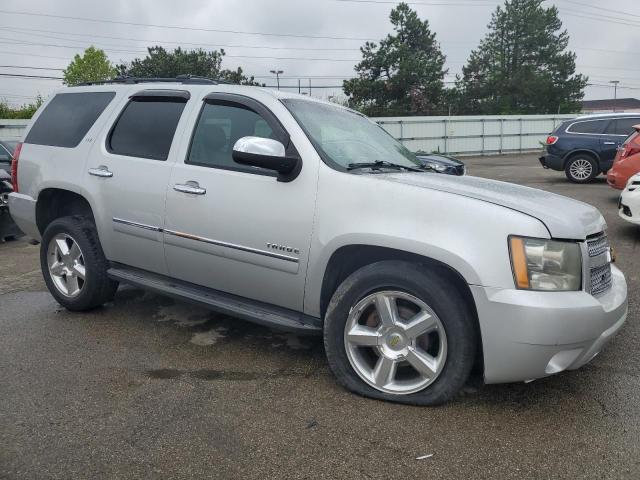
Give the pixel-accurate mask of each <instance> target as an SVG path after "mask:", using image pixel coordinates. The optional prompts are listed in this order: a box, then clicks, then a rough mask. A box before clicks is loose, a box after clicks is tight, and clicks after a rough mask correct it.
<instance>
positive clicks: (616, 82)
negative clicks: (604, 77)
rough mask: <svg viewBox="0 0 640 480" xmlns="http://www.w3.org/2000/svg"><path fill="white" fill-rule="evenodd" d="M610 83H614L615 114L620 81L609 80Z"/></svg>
mask: <svg viewBox="0 0 640 480" xmlns="http://www.w3.org/2000/svg"><path fill="white" fill-rule="evenodd" d="M609 83H613V102H614V103H613V112H614V113H615V111H616V104H615V101H616V99H617V98H618V84H619V83H620V80H609Z"/></svg>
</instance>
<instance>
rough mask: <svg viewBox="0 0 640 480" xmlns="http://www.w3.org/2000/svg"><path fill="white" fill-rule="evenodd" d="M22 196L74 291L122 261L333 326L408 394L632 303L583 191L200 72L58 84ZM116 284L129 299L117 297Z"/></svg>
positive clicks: (44, 111)
mask: <svg viewBox="0 0 640 480" xmlns="http://www.w3.org/2000/svg"><path fill="white" fill-rule="evenodd" d="M13 176H14V179H13V181H14V184H15V193H13V194H11V196H10V208H11V213H12V215H13V217H14V218H15V220H16V222H17V223H18V224H19V226H20V228H22V229H23V230H24V231H25V232H26V233H27V234H29V235H31V236H32V237H34V238H36V239H38V240H41V242H42V245H41V264H42V270H43V274H44V278H45V281H46V284H47V286H48V288H49V290H50V292H51V294H52V295H53V296H54V297H55V299H56V300H57V301H58V302H59V303H60V304H62V305H64V306H65V307H67V308H68V309H70V310H86V309H90V308H94V307H97V306H99V305H102V304H103V303H105V302H107V301H110V300H112V299H113V298H114V294H115V292H116V289H117V286H118V283H119V282H123V283H129V284H133V285H137V286H139V287H142V288H146V289H149V290H152V291H155V292H160V293H162V294H166V295H171V296H174V297H178V298H181V299H184V300H187V301H191V302H196V303H199V304H202V305H206V306H208V307H211V308H212V309H214V310H218V311H222V312H226V313H228V314H231V315H234V316H235V317H237V318H240V319H246V320H250V321H254V322H258V323H261V324H266V325H270V326H273V327H276V328H285V329H289V330H293V331H296V332H300V333H318V334H322V335H323V336H324V344H325V348H326V353H327V358H328V361H329V365H330V366H331V369H332V370H333V372H334V374H335V375H336V378H337V379H338V381H339V382H340V383H341V384H342V385H344V386H346V387H347V388H349V389H351V390H352V391H354V392H357V393H359V394H362V395H366V396H370V397H375V398H381V399H387V400H394V401H398V402H405V403H413V404H423V405H424V404H431V405H432V404H438V403H442V402H444V401H446V400H448V399H450V398H452V396H454V395H455V394H456V392H457V391H458V390H459V389H460V388H461V387H462V385H463V384H464V383H465V381H466V380H467V378H468V376H469V372H470V371H471V368H472V366H473V365H474V363H478V364H479V365H480V367H481V369H482V371H483V373H484V379H485V381H486V382H488V383H497V382H512V381H522V380H531V379H535V378H539V377H543V376H546V375H551V374H555V373H558V372H561V371H563V370H567V369H575V368H578V367H580V366H581V365H584V364H585V363H587V362H588V361H590V360H591V359H592V358H593V357H594V356H595V355H596V354H597V353H598V352H599V351H600V350H601V349H602V348H603V346H604V345H605V344H606V343H607V341H608V340H609V339H610V338H611V337H612V336H613V335H614V334H615V333H616V332H617V331H618V330H619V329H620V327H621V326H622V325H623V323H624V321H625V318H626V315H627V286H626V283H625V279H624V277H623V275H622V273H621V272H620V270H618V269H617V268H616V267H615V266H614V265H612V264H611V255H610V249H609V243H608V240H607V236H606V225H605V222H604V219H603V218H602V216H601V215H600V213H599V212H598V211H597V210H596V209H595V208H593V207H591V206H589V205H586V204H584V203H581V202H578V201H575V200H571V199H568V198H564V197H561V196H558V195H554V194H552V193H547V192H543V191H541V190H535V189H531V188H526V187H520V186H517V185H512V184H508V183H503V182H497V181H492V180H485V179H481V178H475V177H472V176H461V177H455V176H448V175H441V174H437V173H433V172H432V171H430V170H429V169H428V168H426V167H425V166H423V165H422V164H421V162H420V161H419V160H417V159H416V157H415V155H413V154H412V153H410V152H409V151H408V150H407V149H406V148H405V147H404V146H403V145H401V144H400V143H399V142H397V141H396V140H395V139H393V138H392V137H391V136H389V135H388V134H387V133H386V132H385V131H384V130H382V128H380V127H379V126H378V125H376V124H375V123H373V122H371V121H369V120H368V119H367V118H366V117H364V116H363V115H361V114H359V113H357V112H354V111H351V110H349V109H346V108H342V107H339V106H336V105H333V104H330V103H326V102H322V101H317V100H313V99H310V98H307V97H304V96H299V95H293V94H286V93H282V92H276V91H273V90H268V89H263V88H256V87H242V86H233V85H223V84H216V82H214V81H207V80H201V79H195V78H184V79H175V80H174V81H167V80H164V81H161V82H157V81H156V82H152V81H150V80H138V79H122V80H119V81H116V82H113V83H106V84H101V85H88V86H81V87H74V88H65V89H62V90H60V91H58V92H57V93H56V94H55V95H53V96H52V97H51V98H50V99H49V101H48V102H46V104H44V105H43V106H42V107H41V108H40V109H39V111H38V112H37V113H36V115H35V116H34V118H33V120H32V122H31V125H30V126H29V128H28V129H27V132H26V136H25V140H24V143H23V145H22V147H21V151H20V155H19V157H18V158H17V159H16V160H15V162H14V168H13ZM116 301H117V299H116Z"/></svg>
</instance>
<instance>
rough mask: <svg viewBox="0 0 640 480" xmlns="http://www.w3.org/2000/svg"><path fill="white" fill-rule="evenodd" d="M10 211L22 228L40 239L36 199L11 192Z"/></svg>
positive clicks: (26, 232)
mask: <svg viewBox="0 0 640 480" xmlns="http://www.w3.org/2000/svg"><path fill="white" fill-rule="evenodd" d="M9 212H10V213H11V217H13V220H14V221H15V222H16V224H17V225H18V227H20V230H22V231H23V232H24V233H25V234H27V235H29V236H30V237H31V238H34V239H36V240H38V241H40V240H41V239H40V232H39V231H38V225H37V224H36V201H35V200H34V199H33V198H31V197H30V196H29V195H24V194H22V193H15V192H13V193H10V194H9Z"/></svg>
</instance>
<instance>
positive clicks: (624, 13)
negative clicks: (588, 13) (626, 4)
mask: <svg viewBox="0 0 640 480" xmlns="http://www.w3.org/2000/svg"><path fill="white" fill-rule="evenodd" d="M561 1H563V2H566V3H573V4H574V5H579V6H581V7H587V8H593V9H594V10H600V11H605V12H610V13H621V14H622V15H628V16H630V17H638V18H640V15H635V14H633V13H631V12H625V11H623V10H614V9H612V8H609V7H607V8H603V7H598V6H594V5H589V4H588V3H582V2H576V1H575V0H561Z"/></svg>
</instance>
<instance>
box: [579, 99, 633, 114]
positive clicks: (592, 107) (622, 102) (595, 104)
mask: <svg viewBox="0 0 640 480" xmlns="http://www.w3.org/2000/svg"><path fill="white" fill-rule="evenodd" d="M582 112H583V113H610V112H640V100H638V99H637V98H616V99H614V98H609V99H605V100H585V101H583V102H582Z"/></svg>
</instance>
